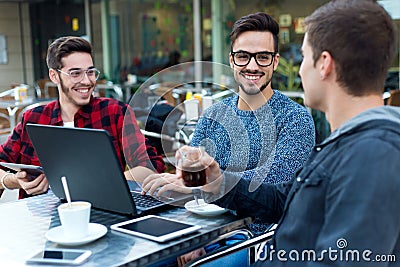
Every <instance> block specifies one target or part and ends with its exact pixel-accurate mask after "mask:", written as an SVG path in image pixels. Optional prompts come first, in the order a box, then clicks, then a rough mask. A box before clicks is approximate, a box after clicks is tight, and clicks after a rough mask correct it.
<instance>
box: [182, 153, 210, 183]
mask: <svg viewBox="0 0 400 267" xmlns="http://www.w3.org/2000/svg"><path fill="white" fill-rule="evenodd" d="M195 149H198V151H196V150H195V151H192V152H188V153H186V154H183V155H182V156H181V158H180V160H179V161H180V162H179V163H178V167H179V168H180V169H181V171H182V179H183V183H184V185H185V186H187V187H199V186H203V185H205V184H206V182H207V176H206V170H205V167H204V166H202V165H201V164H200V162H199V159H200V157H201V154H202V153H203V152H204V148H203V147H200V148H195Z"/></svg>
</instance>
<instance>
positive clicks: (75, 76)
mask: <svg viewBox="0 0 400 267" xmlns="http://www.w3.org/2000/svg"><path fill="white" fill-rule="evenodd" d="M57 71H58V72H60V73H62V74H65V75H67V76H68V77H69V78H70V80H71V81H72V82H73V83H79V82H81V81H82V80H83V77H84V76H85V74H86V76H87V77H88V79H89V80H92V81H96V80H97V79H98V78H99V76H100V71H99V70H98V69H96V68H90V69H87V70H79V69H78V70H71V71H69V72H65V71H62V70H60V69H57Z"/></svg>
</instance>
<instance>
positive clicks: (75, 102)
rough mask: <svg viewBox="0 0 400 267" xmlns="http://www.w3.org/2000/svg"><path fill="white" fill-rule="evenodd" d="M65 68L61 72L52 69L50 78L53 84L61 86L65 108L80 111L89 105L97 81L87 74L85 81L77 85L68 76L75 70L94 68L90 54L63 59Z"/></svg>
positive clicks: (61, 100)
mask: <svg viewBox="0 0 400 267" xmlns="http://www.w3.org/2000/svg"><path fill="white" fill-rule="evenodd" d="M62 65H63V67H62V68H61V69H60V71H57V70H54V69H51V70H50V77H51V78H52V80H53V82H55V83H57V84H59V85H60V86H59V88H61V90H60V89H59V95H60V102H61V104H62V105H64V106H72V107H73V108H74V109H79V108H81V107H82V106H84V105H87V104H88V103H89V101H90V97H91V95H92V92H93V90H94V87H95V85H96V80H95V79H93V77H92V78H89V77H88V76H87V75H86V74H85V75H84V76H83V79H82V80H81V81H80V82H78V83H76V82H73V81H72V79H71V77H70V76H69V75H67V73H70V71H73V70H84V71H86V70H87V69H90V68H93V67H94V66H93V60H92V57H91V55H90V54H89V53H83V52H75V53H71V54H70V55H68V56H66V57H64V58H63V59H62Z"/></svg>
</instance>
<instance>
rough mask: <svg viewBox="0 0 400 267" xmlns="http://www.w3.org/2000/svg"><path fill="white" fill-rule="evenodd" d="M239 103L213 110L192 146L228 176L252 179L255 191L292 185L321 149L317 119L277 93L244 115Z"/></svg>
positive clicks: (227, 102) (219, 105) (224, 102)
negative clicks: (262, 186)
mask: <svg viewBox="0 0 400 267" xmlns="http://www.w3.org/2000/svg"><path fill="white" fill-rule="evenodd" d="M237 102H238V95H234V96H232V97H230V98H226V99H224V100H222V101H220V102H218V103H216V104H214V105H213V106H211V107H210V108H208V109H207V110H206V111H205V112H204V113H203V115H202V116H201V118H200V119H199V121H198V123H197V126H196V130H195V132H194V135H193V138H192V141H191V145H192V146H199V145H202V146H205V147H206V151H207V152H208V153H209V154H210V155H211V156H213V157H214V158H215V159H216V161H217V162H218V164H219V165H220V167H221V169H222V170H224V171H232V172H239V173H240V172H241V173H242V175H241V178H242V179H252V180H253V181H254V182H255V186H257V185H259V184H260V183H271V184H277V183H282V182H287V181H289V180H290V179H291V178H292V177H293V175H295V173H296V171H297V170H298V169H299V168H301V167H302V166H303V163H304V162H305V160H306V159H307V158H308V156H309V154H310V153H311V150H312V148H313V146H314V144H315V128H314V123H313V119H312V117H311V115H310V114H309V112H308V111H307V110H306V109H305V108H304V107H303V106H301V105H299V104H297V103H296V102H294V101H293V100H291V99H290V98H288V97H286V96H285V95H283V94H282V93H280V92H279V91H276V90H274V94H273V95H272V97H271V99H270V100H269V101H268V102H267V103H266V104H264V105H263V106H261V107H260V108H258V109H257V110H255V111H247V110H239V109H238V108H237ZM253 189H255V188H253ZM256 221H257V220H256ZM264 228H265V227H263V226H262V225H259V227H257V226H256V225H253V227H252V230H253V232H256V234H257V232H260V231H263V229H264Z"/></svg>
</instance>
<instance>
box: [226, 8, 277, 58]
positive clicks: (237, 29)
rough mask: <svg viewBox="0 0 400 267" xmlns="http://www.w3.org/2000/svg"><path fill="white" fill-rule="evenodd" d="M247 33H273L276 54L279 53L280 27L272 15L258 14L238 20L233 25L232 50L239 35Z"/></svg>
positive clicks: (231, 35)
mask: <svg viewBox="0 0 400 267" xmlns="http://www.w3.org/2000/svg"><path fill="white" fill-rule="evenodd" d="M247 31H258V32H271V33H272V36H273V37H274V49H275V51H274V52H278V41H279V37H278V34H279V25H278V23H277V22H276V21H275V20H274V19H273V18H272V17H271V16H270V15H268V14H266V13H263V12H257V13H254V14H249V15H247V16H244V17H241V18H240V19H238V20H237V21H236V22H235V23H234V24H233V27H232V32H231V34H230V38H231V49H232V46H233V44H234V42H235V41H236V39H237V38H238V37H239V35H240V34H242V33H243V32H247Z"/></svg>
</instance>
